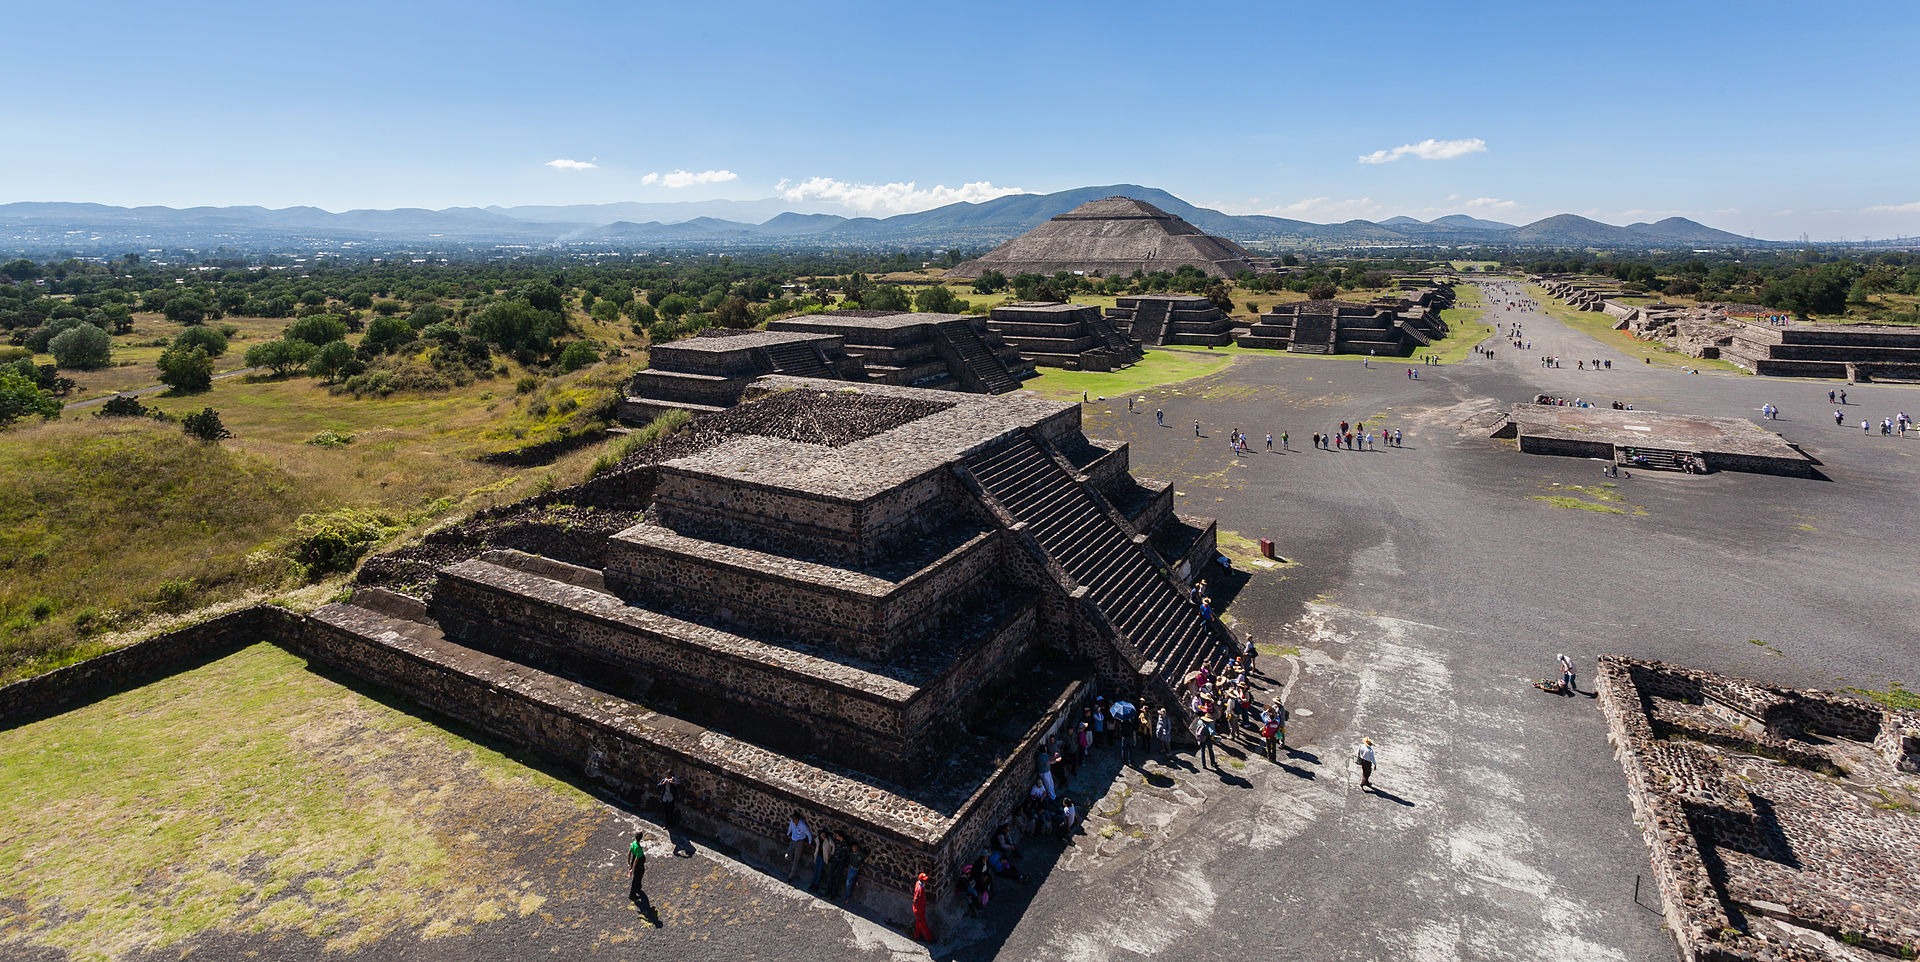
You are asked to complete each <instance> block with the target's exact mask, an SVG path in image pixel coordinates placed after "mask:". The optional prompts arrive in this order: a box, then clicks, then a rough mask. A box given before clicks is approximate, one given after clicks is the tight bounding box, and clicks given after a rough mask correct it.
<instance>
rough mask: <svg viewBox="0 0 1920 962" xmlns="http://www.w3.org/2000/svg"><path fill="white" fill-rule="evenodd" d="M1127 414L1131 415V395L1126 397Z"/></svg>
mask: <svg viewBox="0 0 1920 962" xmlns="http://www.w3.org/2000/svg"><path fill="white" fill-rule="evenodd" d="M1127 413H1128V414H1132V413H1133V395H1131V394H1129V395H1127Z"/></svg>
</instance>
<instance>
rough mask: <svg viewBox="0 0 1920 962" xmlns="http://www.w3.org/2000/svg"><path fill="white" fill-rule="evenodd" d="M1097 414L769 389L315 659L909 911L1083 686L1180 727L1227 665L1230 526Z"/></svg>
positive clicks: (910, 391)
mask: <svg viewBox="0 0 1920 962" xmlns="http://www.w3.org/2000/svg"><path fill="white" fill-rule="evenodd" d="M1080 415H1081V409H1080V406H1079V405H1076V404H1072V403H1065V402H1055V401H1046V400H1041V399H1038V398H1033V397H1030V396H1025V395H1013V396H1005V397H988V396H983V395H974V394H962V393H956V392H950V391H934V390H921V389H914V388H905V387H894V386H888V385H873V384H868V385H850V384H846V383H844V382H839V381H830V380H818V379H801V378H791V377H785V376H771V377H767V378H764V379H762V380H761V381H758V382H756V383H755V384H753V385H752V386H750V387H749V388H748V389H747V391H746V393H745V396H744V397H743V399H742V401H741V403H740V404H738V405H737V406H735V407H733V408H731V409H728V410H725V411H722V412H718V413H715V414H708V415H703V416H699V417H696V418H694V420H693V421H692V422H691V423H690V424H689V425H688V426H687V428H686V429H685V430H683V431H682V432H680V433H677V434H674V435H671V436H669V437H667V438H666V439H664V440H662V441H661V442H659V443H657V444H655V445H651V446H647V447H643V448H642V449H640V451H639V452H638V453H636V455H635V456H634V457H633V458H632V459H630V460H629V461H628V462H626V463H623V464H622V465H621V466H620V467H619V468H618V469H617V470H615V471H613V472H610V473H608V474H603V475H601V476H599V477H596V478H595V479H594V480H593V481H591V482H589V483H588V484H587V485H585V486H583V487H581V488H576V489H569V490H565V491H556V492H552V493H550V494H549V495H545V496H542V498H541V499H536V500H535V501H534V502H531V503H527V504H525V505H523V506H516V507H515V508H508V509H502V510H500V511H499V512H497V513H496V514H495V515H493V516H490V517H489V518H486V519H481V520H480V521H478V522H476V523H473V524H471V525H469V526H463V527H464V528H465V529H466V530H464V532H463V533H456V534H454V535H450V536H447V537H442V538H440V539H439V540H437V541H436V540H435V539H433V538H429V539H428V544H423V545H420V546H417V547H416V548H415V549H409V550H408V551H403V552H400V553H399V554H400V555H401V556H403V557H401V558H399V559H398V560H395V561H391V562H382V561H381V560H380V559H376V560H375V561H374V562H370V563H369V564H368V565H367V566H366V567H365V568H364V569H363V577H362V581H361V584H360V587H359V588H358V590H356V592H355V594H354V596H353V598H352V600H350V601H346V602H340V603H336V604H332V605H328V606H327V607H324V608H322V609H320V610H319V611H318V612H316V613H314V614H313V615H312V616H311V617H310V618H309V619H308V621H307V622H306V625H307V627H306V628H305V629H303V630H302V631H301V632H300V633H299V638H298V640H297V642H296V647H298V648H300V649H301V650H302V652H303V653H304V654H306V655H307V656H309V657H311V658H313V659H315V660H317V661H320V662H322V663H324V664H327V665H329V666H331V667H332V668H334V669H336V670H340V671H344V672H347V673H350V674H353V675H356V676H359V677H361V678H363V679H365V680H367V681H369V682H371V683H373V684H375V685H377V686H379V687H383V688H387V689H389V690H392V691H394V692H396V693H398V694H400V695H402V696H404V697H406V698H408V699H410V700H413V701H415V702H417V703H419V704H420V705H422V706H424V707H426V708H428V709H430V710H433V711H436V712H439V713H441V714H444V715H447V716H450V717H452V718H454V719H457V720H459V721H462V722H464V723H466V724H469V725H472V726H474V727H476V728H478V729H480V730H482V731H484V732H487V733H489V734H491V735H494V736H496V737H499V738H502V739H505V740H507V741H510V742H512V743H514V744H516V745H519V746H521V747H523V748H526V749H529V750H533V751H537V752H540V753H543V754H545V755H548V756H550V757H553V758H556V759H559V760H560V761H562V762H563V763H565V764H568V765H570V766H572V767H574V768H576V769H577V770H578V771H580V772H581V773H582V774H583V775H584V776H585V777H586V778H588V779H590V780H592V781H594V782H596V783H598V784H600V785H603V786H605V787H607V788H608V789H610V790H612V791H613V792H615V793H617V794H619V795H621V796H622V797H624V798H626V799H628V800H629V801H631V802H634V803H636V804H638V803H641V802H642V801H643V800H644V799H645V798H646V796H647V793H648V791H649V789H650V787H651V786H653V785H654V784H655V783H656V782H657V781H658V779H659V778H661V777H662V776H664V775H666V774H668V773H671V774H673V775H674V776H676V777H677V778H678V779H679V783H680V786H681V787H680V790H679V798H680V800H681V801H680V805H679V810H680V816H681V818H682V820H683V823H684V827H685V828H686V829H687V830H690V831H694V832H697V833H701V834H704V835H707V836H710V837H720V838H724V839H725V840H726V841H727V842H728V843H729V844H731V845H733V846H734V847H735V848H737V849H739V850H740V851H742V852H744V853H745V855H746V857H747V858H748V859H749V860H757V861H760V862H762V863H763V864H770V865H774V866H776V867H777V866H778V864H779V853H780V851H781V849H782V847H783V844H784V835H783V832H784V827H785V825H786V818H787V815H788V814H789V813H790V812H792V811H794V810H799V811H801V812H802V813H804V814H805V815H806V816H807V818H808V820H809V822H810V823H811V825H812V826H813V828H814V829H815V830H816V831H821V830H840V831H843V832H845V833H847V835H848V837H849V838H850V839H851V840H853V841H855V842H857V843H858V844H860V845H863V846H865V847H866V848H867V850H868V851H869V852H870V853H871V855H870V857H869V859H868V862H867V867H866V870H865V871H863V873H862V879H863V880H864V881H863V884H862V887H861V889H860V891H857V892H856V893H854V896H855V897H856V898H858V899H860V900H861V901H863V902H866V903H867V904H869V905H873V906H875V907H877V908H879V909H881V910H882V911H890V912H894V913H900V912H902V911H904V904H905V901H906V899H907V896H908V893H909V891H910V889H911V887H912V885H913V881H914V879H915V877H916V876H917V875H918V873H920V872H926V873H928V875H929V877H930V881H931V884H932V885H933V887H934V890H935V892H936V894H939V893H944V892H946V891H948V890H949V888H950V886H951V885H952V881H953V876H954V869H955V866H956V864H957V863H958V861H959V860H960V859H962V858H971V857H972V856H973V855H974V854H975V853H977V852H978V851H979V850H980V848H981V846H982V844H983V843H984V841H985V839H986V837H987V835H988V834H989V833H990V832H991V831H992V830H993V828H994V827H995V826H997V825H998V824H999V823H1000V822H1001V821H1002V820H1004V819H1006V818H1007V817H1008V816H1009V813H1010V812H1011V810H1012V808H1013V807H1014V805H1015V804H1016V803H1017V802H1018V801H1020V800H1021V799H1023V798H1024V797H1025V796H1026V794H1027V790H1028V789H1029V787H1030V786H1031V785H1032V784H1033V782H1034V779H1035V777H1036V775H1037V773H1038V766H1039V765H1040V764H1041V762H1040V760H1039V754H1038V753H1039V749H1040V747H1041V746H1042V744H1043V743H1044V741H1045V739H1046V738H1047V737H1048V736H1049V735H1050V734H1052V733H1053V732H1055V731H1056V730H1057V729H1058V727H1059V726H1060V725H1061V723H1062V722H1063V720H1065V719H1069V718H1073V717H1077V713H1078V711H1079V706H1080V705H1081V704H1082V703H1083V702H1084V701H1085V700H1086V699H1087V698H1088V697H1090V693H1091V692H1092V691H1093V690H1094V689H1096V688H1097V689H1099V690H1101V691H1104V692H1107V693H1109V694H1119V695H1124V696H1126V697H1129V698H1144V699H1145V700H1146V701H1149V702H1151V703H1153V704H1155V705H1161V706H1166V707H1168V708H1169V709H1170V710H1172V711H1173V712H1174V713H1175V719H1176V721H1180V720H1182V719H1180V718H1179V712H1180V711H1181V709H1180V706H1179V704H1178V700H1177V699H1176V698H1175V696H1174V690H1175V689H1174V686H1175V685H1176V684H1177V682H1178V681H1179V680H1180V679H1181V678H1183V677H1184V676H1185V675H1186V674H1187V673H1189V672H1191V671H1192V670H1193V669H1194V668H1196V667H1197V666H1199V665H1200V664H1202V663H1204V662H1206V661H1207V660H1209V659H1211V658H1213V657H1215V656H1217V655H1219V654H1222V653H1225V652H1228V651H1230V650H1232V648H1231V646H1232V645H1233V638H1232V636H1231V635H1230V634H1229V632H1228V631H1227V630H1226V629H1225V628H1224V627H1222V626H1221V625H1220V624H1219V623H1218V622H1217V621H1212V620H1207V619H1204V618H1203V617H1202V616H1201V613H1200V612H1199V610H1198V608H1197V606H1196V605H1195V604H1193V603H1192V601H1191V600H1190V598H1189V597H1188V588H1189V585H1190V583H1191V581H1192V579H1193V578H1195V577H1196V576H1197V575H1198V574H1199V573H1200V572H1199V569H1201V568H1203V567H1204V566H1205V565H1207V564H1209V563H1210V562H1211V561H1212V559H1213V558H1214V556H1215V555H1214V551H1215V545H1214V530H1215V529H1214V525H1213V522H1212V521H1211V520H1210V519H1206V518H1190V517H1183V516H1180V515H1178V514H1176V513H1175V512H1174V510H1173V490H1172V486H1171V485H1170V484H1167V483H1165V482H1158V481H1150V480H1146V479H1140V478H1135V477H1134V476H1133V475H1132V474H1131V472H1130V471H1129V469H1128V448H1127V446H1126V445H1125V444H1124V443H1121V444H1105V443H1101V442H1095V441H1093V440H1090V439H1089V438H1087V437H1086V436H1085V435H1084V434H1083V433H1082V432H1081V429H1080ZM555 509H563V510H562V513H561V514H560V515H559V517H558V518H557V519H556V521H555V523H554V524H553V525H551V527H552V528H553V529H555V530H552V531H549V532H548V533H547V535H546V536H544V537H540V536H534V535H533V534H531V532H532V531H533V530H536V529H539V528H540V527H542V525H541V523H540V519H541V518H542V516H543V513H544V512H547V511H552V510H555ZM600 515H604V516H605V517H607V518H610V519H612V520H614V521H615V522H618V523H620V524H621V525H622V526H620V527H619V528H618V530H612V531H609V528H610V527H613V525H610V524H608V523H585V524H582V523H580V522H582V521H583V520H585V519H591V518H593V517H595V516H600ZM516 522H517V523H518V524H519V525H520V526H521V529H520V533H519V534H518V535H517V536H515V537H513V538H512V539H511V540H502V541H499V542H494V541H492V540H491V537H492V536H493V535H495V534H499V533H502V532H508V531H512V530H514V529H513V528H512V524H514V523H516ZM503 545H512V546H513V548H508V547H503ZM515 548H517V549H518V550H515ZM948 904H951V903H950V901H949V900H939V901H937V902H936V905H938V906H945V905H948Z"/></svg>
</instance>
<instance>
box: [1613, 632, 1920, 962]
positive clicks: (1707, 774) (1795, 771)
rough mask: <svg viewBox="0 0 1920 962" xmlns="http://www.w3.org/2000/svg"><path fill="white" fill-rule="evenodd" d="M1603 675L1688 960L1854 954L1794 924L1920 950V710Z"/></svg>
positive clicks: (1855, 941)
mask: <svg viewBox="0 0 1920 962" xmlns="http://www.w3.org/2000/svg"><path fill="white" fill-rule="evenodd" d="M1599 671H1600V683H1599V691H1600V700H1601V707H1602V709H1603V710H1604V711H1605V712H1606V715H1607V721H1608V726H1609V730H1610V732H1611V737H1612V739H1613V742H1614V746H1615V748H1616V750H1617V752H1618V754H1619V757H1620V762H1621V765H1622V766H1623V767H1624V768H1625V769H1626V774H1627V786H1628V794H1629V796H1630V797H1631V798H1632V800H1633V803H1634V809H1635V811H1636V812H1637V813H1638V817H1639V819H1640V822H1641V829H1642V831H1643V832H1644V834H1645V836H1646V839H1647V845H1648V848H1649V851H1650V854H1651V856H1652V859H1653V867H1654V876H1655V878H1656V879H1657V880H1658V882H1659V885H1660V888H1661V894H1662V897H1663V898H1664V900H1665V901H1666V905H1667V914H1668V918H1669V922H1670V925H1671V928H1672V929H1673V931H1674V933H1675V936H1676V938H1678V939H1679V942H1680V951H1681V954H1682V955H1683V956H1684V957H1686V958H1688V959H1729V960H1731V959H1777V960H1781V962H1788V960H1815V959H1847V958H1852V957H1854V956H1853V955H1852V953H1851V952H1850V951H1846V950H1838V951H1833V952H1828V951H1823V950H1822V948H1821V946H1823V945H1827V944H1829V943H1828V942H1822V941H1820V940H1817V939H1813V940H1809V939H1805V938H1801V937H1798V936H1796V935H1792V934H1790V933H1791V931H1792V930H1806V931H1807V932H1812V933H1823V934H1824V935H1825V936H1827V937H1829V940H1838V943H1842V944H1845V945H1849V946H1858V947H1860V948H1862V949H1865V950H1868V951H1871V952H1875V953H1878V954H1882V955H1886V956H1894V957H1910V956H1911V954H1912V953H1915V952H1920V909H1917V908H1916V907H1915V906H1916V905H1920V876H1916V874H1915V873H1914V871H1913V865H1914V861H1913V860H1914V852H1916V851H1920V807H1916V802H1920V779H1915V778H1912V777H1910V776H1908V775H1907V774H1906V773H1905V772H1903V771H1901V769H1900V768H1899V767H1898V766H1899V765H1900V763H1901V762H1902V761H1903V759H1904V753H1903V751H1902V749H1903V748H1904V746H1905V744H1906V742H1905V733H1906V732H1908V731H1910V730H1911V729H1913V728H1914V727H1915V725H1916V724H1920V716H1917V715H1916V713H1913V712H1897V711H1891V710H1884V709H1880V708H1878V707H1877V706H1874V705H1871V704H1868V703H1866V702H1862V701H1858V700H1854V699H1850V698H1840V697H1836V696H1833V695H1830V694H1827V693H1825V692H1819V691H1807V690H1797V689H1789V688H1780V687H1776V686H1772V685H1766V684H1762V683H1758V682H1750V681H1744V680H1740V679H1732V678H1727V677H1725V676H1722V675H1717V674H1713V673H1711V672H1704V671H1696V670H1691V669H1685V668H1680V667H1677V666H1673V665H1667V664H1663V663H1661V662H1644V661H1634V660H1631V659H1626V658H1618V657H1612V656H1608V657H1603V658H1602V659H1601V660H1600V669H1599ZM1896 738H1897V741H1896ZM1889 746H1894V747H1892V748H1891V749H1890V748H1889ZM1761 918H1764V919H1767V920H1770V923H1771V924H1758V922H1757V920H1758V919H1761ZM1783 927H1784V931H1783Z"/></svg>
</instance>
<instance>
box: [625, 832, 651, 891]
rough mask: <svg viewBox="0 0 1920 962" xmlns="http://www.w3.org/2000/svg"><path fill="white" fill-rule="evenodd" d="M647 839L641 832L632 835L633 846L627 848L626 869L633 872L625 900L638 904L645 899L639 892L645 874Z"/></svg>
mask: <svg viewBox="0 0 1920 962" xmlns="http://www.w3.org/2000/svg"><path fill="white" fill-rule="evenodd" d="M646 840H647V837H646V835H645V834H643V833H641V832H635V833H633V844H631V845H629V846H627V867H628V868H630V869H632V870H633V884H632V885H631V886H629V887H628V889H627V900H628V901H630V902H633V903H635V904H638V903H639V902H640V901H641V900H642V899H644V898H646V897H647V896H646V893H645V892H643V891H641V887H640V882H641V880H642V879H643V878H645V877H646V874H647V846H646Z"/></svg>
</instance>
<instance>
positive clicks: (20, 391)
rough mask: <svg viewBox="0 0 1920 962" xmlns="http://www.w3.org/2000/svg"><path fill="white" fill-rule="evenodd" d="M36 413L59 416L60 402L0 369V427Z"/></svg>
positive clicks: (37, 386)
mask: <svg viewBox="0 0 1920 962" xmlns="http://www.w3.org/2000/svg"><path fill="white" fill-rule="evenodd" d="M28 263H32V262H31V261H29V262H28ZM36 414H37V415H39V416H40V417H42V418H45V419H47V420H49V421H51V420H53V419H54V418H57V417H59V416H60V402H59V401H56V400H54V399H53V396H52V395H50V394H48V393H47V392H45V391H42V390H40V385H38V384H35V383H34V382H33V381H32V380H30V379H28V378H25V377H22V376H21V375H20V374H19V373H18V372H15V371H11V370H0V427H4V426H6V425H9V424H12V423H13V422H15V421H18V420H20V419H21V418H24V417H29V416H32V415H36Z"/></svg>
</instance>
